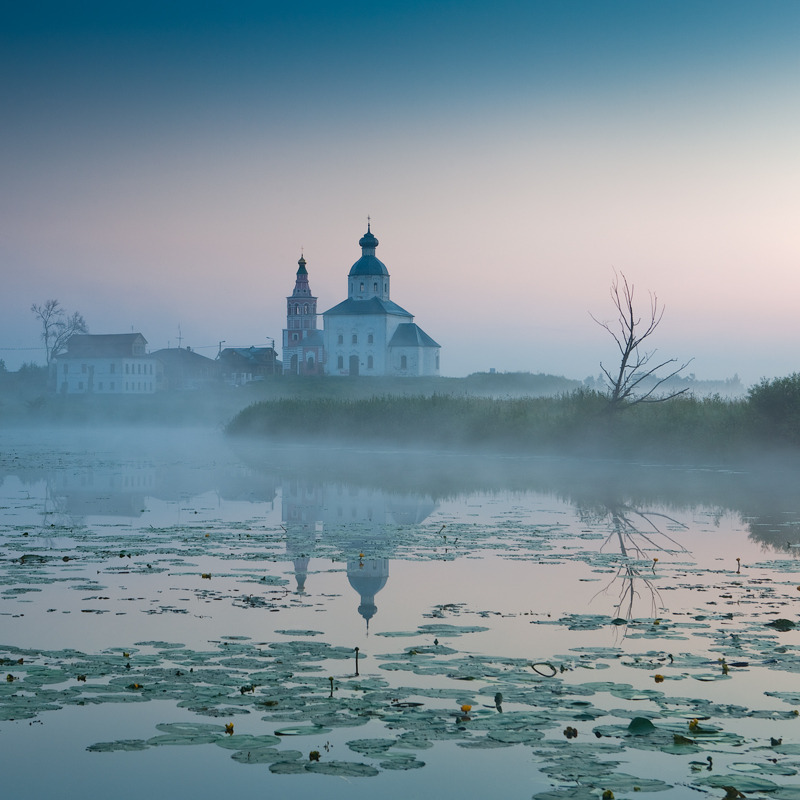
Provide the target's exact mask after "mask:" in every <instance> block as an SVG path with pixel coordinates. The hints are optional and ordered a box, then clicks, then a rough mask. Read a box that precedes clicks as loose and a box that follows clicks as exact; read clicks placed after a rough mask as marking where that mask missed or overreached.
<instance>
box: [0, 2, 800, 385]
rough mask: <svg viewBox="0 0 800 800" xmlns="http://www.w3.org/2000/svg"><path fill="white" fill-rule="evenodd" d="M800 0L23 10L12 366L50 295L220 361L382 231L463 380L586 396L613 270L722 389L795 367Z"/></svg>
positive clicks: (12, 23) (601, 341)
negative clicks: (508, 376)
mask: <svg viewBox="0 0 800 800" xmlns="http://www.w3.org/2000/svg"><path fill="white" fill-rule="evenodd" d="M798 41H800V4H797V3H795V2H790V1H789V0H784V1H783V2H761V3H751V2H736V0H734V1H733V2H662V1H659V0H654V1H653V2H586V1H585V0H581V1H578V0H574V1H573V2H569V1H567V2H525V3H523V2H499V3H497V2H496V3H492V4H489V3H485V2H426V3H408V2H404V3H399V2H384V3H366V2H364V3H361V2H352V3H348V2H343V3H333V2H277V3H276V2H267V3H227V4H223V3H212V2H209V3H196V2H195V3H171V4H169V7H168V8H167V9H165V8H163V7H162V6H161V5H159V4H154V3H152V4H149V3H144V4H141V3H137V4H131V3H116V4H108V3H78V4H70V5H67V4H61V3H52V4H49V3H32V4H27V5H25V6H23V5H22V4H19V8H12V9H6V10H4V11H3V12H2V14H1V15H0V103H2V107H3V108H4V109H5V111H4V114H3V116H2V121H0V143H1V144H2V147H0V264H2V274H3V277H4V284H5V288H4V291H3V292H2V295H1V296H0V358H3V359H5V361H6V363H7V364H8V366H9V367H10V368H12V369H13V368H16V367H17V366H18V365H19V363H21V362H22V361H30V360H35V361H39V362H40V363H41V361H42V358H43V353H42V352H41V351H38V352H37V350H36V349H35V348H37V347H38V346H39V342H38V329H37V326H36V321H35V320H34V318H33V316H32V314H31V313H30V311H29V308H30V304H31V303H33V302H37V303H39V302H43V301H44V300H46V299H48V298H50V297H56V298H58V299H59V300H61V302H62V304H63V305H64V306H66V307H67V308H68V309H70V310H73V309H78V310H80V311H81V312H82V313H83V314H84V315H85V317H86V319H87V321H88V323H89V326H90V330H91V331H92V332H95V333H109V332H122V331H127V330H130V329H131V327H134V328H135V329H136V330H141V331H142V333H144V335H145V337H146V338H147V339H148V341H149V344H150V347H151V348H152V349H157V348H159V347H164V346H167V344H172V346H175V345H176V344H177V335H178V326H179V325H180V328H181V331H182V336H183V343H184V345H185V344H189V345H193V346H195V347H198V348H207V349H201V350H200V352H203V353H205V354H208V355H214V353H215V352H216V344H217V343H218V341H219V340H222V339H224V340H226V341H227V342H228V343H229V344H232V343H235V344H242V345H249V344H259V343H263V342H264V341H266V339H267V338H279V337H280V331H281V329H282V328H283V326H284V324H285V317H284V299H285V296H286V295H287V294H289V293H290V292H291V289H292V286H293V282H294V272H295V269H296V262H297V258H298V257H299V255H300V249H301V247H302V248H303V250H304V253H305V257H306V259H307V260H308V269H309V274H310V279H311V286H312V290H313V291H314V292H315V293H316V294H317V295H318V296H319V297H320V303H319V305H320V307H321V308H323V309H324V308H328V307H331V306H333V305H335V304H336V303H337V302H339V301H340V300H341V299H343V297H344V296H345V294H346V282H345V277H346V273H347V271H348V269H349V267H350V265H351V264H352V263H353V262H354V261H355V260H356V258H357V257H358V255H359V251H358V248H357V242H358V239H359V237H360V236H361V234H362V233H363V231H364V229H365V224H366V216H367V214H371V215H372V218H373V221H374V227H373V230H374V232H375V233H376V235H377V236H378V238H379V240H380V241H381V246H380V249H379V251H378V255H379V256H380V257H381V259H382V260H383V261H384V262H385V263H386V264H387V266H388V268H389V271H390V272H391V274H392V278H393V281H392V297H393V299H394V300H395V301H396V302H398V303H400V304H401V305H402V306H403V307H405V308H407V309H408V310H409V311H411V312H412V313H414V314H415V315H416V321H417V322H418V323H419V324H420V325H421V326H422V327H423V328H424V329H425V330H426V331H427V332H428V333H429V334H430V335H431V336H433V338H434V339H436V340H437V341H438V342H439V343H440V344H442V346H443V353H442V368H443V373H444V374H448V375H463V374H467V373H469V372H472V371H478V370H484V369H488V368H489V367H495V368H497V369H499V370H509V371H513V370H530V371H534V372H539V371H543V372H554V373H558V374H566V375H568V376H570V377H579V378H583V377H585V376H587V375H589V374H592V375H596V374H597V373H598V372H599V361H600V360H605V361H610V360H613V355H614V353H613V343H612V342H611V340H610V339H609V338H607V334H604V333H603V331H602V330H601V329H599V328H598V327H597V325H596V324H595V323H594V322H592V320H591V317H590V316H589V312H591V313H593V314H594V315H595V316H597V317H599V318H601V319H603V318H607V317H610V316H611V314H612V310H611V307H610V303H609V299H608V286H609V283H610V281H611V278H612V276H613V270H614V269H617V270H621V271H622V272H624V273H625V274H626V275H627V276H628V278H629V279H630V280H631V281H632V282H633V283H634V284H635V286H636V289H637V296H639V297H641V298H642V301H643V305H642V311H645V310H646V307H647V306H646V304H647V292H648V291H653V292H655V293H656V294H657V295H658V297H659V299H660V300H661V301H663V303H664V304H665V306H666V315H665V318H664V322H663V323H662V327H661V329H660V331H659V336H658V339H657V340H656V342H655V344H656V345H657V346H658V347H659V352H660V353H662V354H664V355H665V356H672V355H674V356H676V357H678V358H680V359H681V360H686V359H688V358H691V357H694V358H695V361H694V363H693V364H692V370H693V371H694V372H696V373H697V375H698V376H699V377H726V376H729V375H732V374H733V373H734V372H738V373H739V374H740V375H741V376H742V377H743V378H744V379H745V380H746V381H749V382H754V381H756V380H757V379H758V378H760V377H761V376H772V375H782V374H788V373H789V372H793V371H795V370H796V369H798V367H799V364H798V361H799V359H798V356H797V349H798V348H797V342H798V337H799V335H800V330H798V328H799V327H800V322H798V320H797V313H796V308H797V302H798V296H799V295H800V291H799V290H800V286H799V285H798V277H797V274H798V266H800V241H798V234H797V233H796V228H797V219H798V216H799V214H798V212H800V180H798V178H800V175H798V173H800V155H799V154H798V149H797V142H798V141H800V104H798V103H797V86H798V85H800V81H799V80H798V79H800V52H799V51H798V48H797V42H798ZM29 348H33V349H29Z"/></svg>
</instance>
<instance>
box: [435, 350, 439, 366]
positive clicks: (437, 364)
mask: <svg viewBox="0 0 800 800" xmlns="http://www.w3.org/2000/svg"><path fill="white" fill-rule="evenodd" d="M436 369H439V354H438V353H437V354H436Z"/></svg>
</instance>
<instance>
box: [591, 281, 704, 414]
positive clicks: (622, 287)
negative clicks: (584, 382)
mask: <svg viewBox="0 0 800 800" xmlns="http://www.w3.org/2000/svg"><path fill="white" fill-rule="evenodd" d="M633 296H634V292H633V284H632V283H628V279H627V278H626V277H625V275H624V274H623V273H619V274H617V273H616V272H615V273H614V280H613V281H612V282H611V301H612V303H613V304H614V308H615V309H616V311H617V320H616V323H615V324H613V327H612V323H610V322H601V321H600V320H599V319H597V318H596V317H595V316H594V315H591V317H592V319H593V320H594V321H595V322H596V323H597V324H598V325H599V326H600V327H601V328H605V330H607V331H608V332H609V333H610V334H611V336H612V338H613V339H614V342H615V343H616V345H617V349H618V350H619V354H620V360H619V366H617V367H609V368H606V367H605V366H604V365H603V364H602V363H601V364H600V369H601V370H602V371H603V377H604V378H605V381H606V389H607V392H608V401H609V407H610V408H611V409H613V410H616V409H621V408H625V407H628V406H632V405H636V404H638V403H661V402H663V401H665V400H670V399H672V398H673V397H677V396H678V395H681V394H684V392H687V391H688V389H689V387H688V386H687V387H685V388H683V389H680V390H679V391H674V392H667V393H664V394H662V393H660V392H659V389H660V388H662V386H663V385H664V384H665V383H666V382H667V381H669V380H670V379H671V378H674V377H675V376H676V375H677V374H678V373H679V372H680V371H681V370H683V369H685V368H686V367H687V366H688V365H689V364H690V363H691V362H692V359H689V361H686V362H685V363H683V364H681V365H680V366H679V367H678V368H677V369H673V370H672V371H671V372H670V373H669V374H668V375H665V376H664V377H659V375H658V371H659V370H661V369H663V368H664V367H666V366H667V365H670V364H676V363H677V359H675V358H669V359H667V360H666V361H658V360H657V359H654V356H655V354H656V351H655V350H649V351H648V350H645V349H643V347H642V345H643V344H644V343H645V342H646V341H647V340H648V339H649V338H650V337H651V336H652V335H653V334H654V333H655V330H656V328H658V326H659V324H660V322H661V318H662V317H663V316H664V307H663V306H659V304H658V298H657V297H656V295H654V294H652V293H651V294H650V314H649V318H648V317H645V318H644V319H643V318H642V317H640V316H638V315H637V314H636V312H635V311H634V306H633Z"/></svg>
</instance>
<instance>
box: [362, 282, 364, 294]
mask: <svg viewBox="0 0 800 800" xmlns="http://www.w3.org/2000/svg"><path fill="white" fill-rule="evenodd" d="M361 291H362V292H363V291H364V281H361Z"/></svg>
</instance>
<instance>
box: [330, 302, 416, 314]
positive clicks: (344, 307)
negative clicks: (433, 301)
mask: <svg viewBox="0 0 800 800" xmlns="http://www.w3.org/2000/svg"><path fill="white" fill-rule="evenodd" d="M367 314H373V315H375V314H382V315H383V314H398V315H400V316H403V317H411V318H413V317H414V315H413V314H409V313H408V311H406V310H405V309H404V308H400V306H399V305H397V303H393V302H392V301H391V300H381V299H380V298H379V297H370V299H369V300H352V299H350V298H348V299H347V300H343V301H342V302H341V303H339V305H336V306H334V307H333V308H329V309H328V310H327V311H325V312H324V313H323V316H324V317H326V316H328V315H331V316H333V315H342V316H344V315H348V316H351V315H352V316H355V315H359V316H361V315H367Z"/></svg>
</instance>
